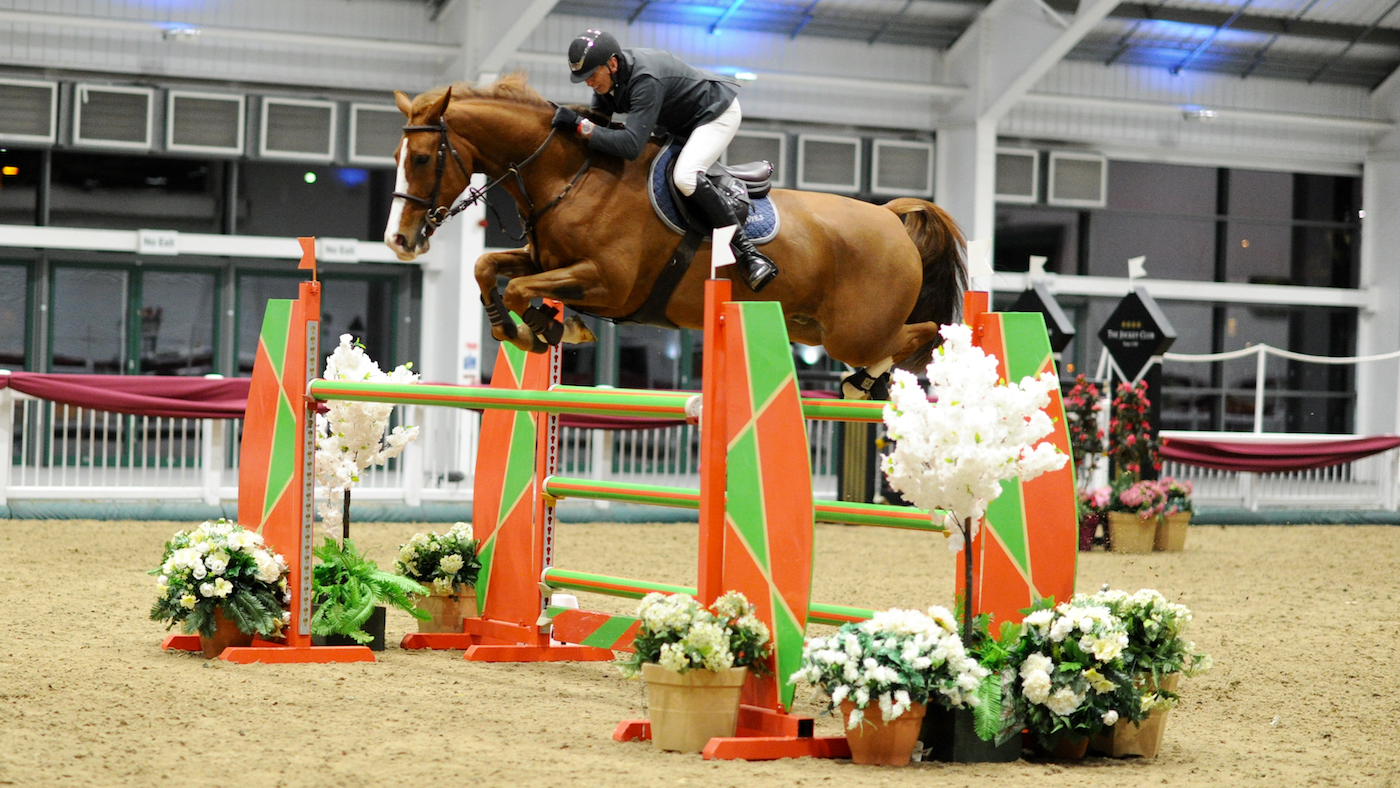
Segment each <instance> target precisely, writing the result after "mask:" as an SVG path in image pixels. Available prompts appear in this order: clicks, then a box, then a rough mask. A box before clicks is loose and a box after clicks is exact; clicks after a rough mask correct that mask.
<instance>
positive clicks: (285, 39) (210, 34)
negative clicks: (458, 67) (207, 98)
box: [0, 11, 459, 60]
mask: <svg viewBox="0 0 1400 788" xmlns="http://www.w3.org/2000/svg"><path fill="white" fill-rule="evenodd" d="M5 22H13V23H20V24H31V25H46V26H53V27H59V28H64V29H67V30H75V29H76V30H88V31H91V30H114V31H120V32H124V33H149V34H151V35H154V36H161V37H164V36H165V34H166V32H167V31H170V30H198V31H199V33H198V35H196V36H192V37H191V38H190V39H189V40H187V41H186V42H185V43H182V44H180V46H198V45H199V42H200V41H208V40H210V39H219V40H231V41H251V42H255V43H260V44H278V45H282V46H290V47H308V46H311V47H328V48H332V49H340V50H344V51H350V52H355V51H359V52H392V53H395V54H400V55H410V56H418V57H431V58H436V59H439V60H445V59H447V58H450V57H453V56H455V55H456V54H457V53H458V50H459V48H458V47H457V45H455V44H425V43H423V42H420V41H393V40H390V39H383V38H356V37H352V36H326V35H316V34H314V33H283V32H280V31H277V30H249V29H245V28H233V27H210V26H209V25H201V24H192V23H184V22H144V21H139V20H134V19H106V18H102V17H93V16H70V15H67V14H40V13H34V12H30V11H0V23H5Z"/></svg>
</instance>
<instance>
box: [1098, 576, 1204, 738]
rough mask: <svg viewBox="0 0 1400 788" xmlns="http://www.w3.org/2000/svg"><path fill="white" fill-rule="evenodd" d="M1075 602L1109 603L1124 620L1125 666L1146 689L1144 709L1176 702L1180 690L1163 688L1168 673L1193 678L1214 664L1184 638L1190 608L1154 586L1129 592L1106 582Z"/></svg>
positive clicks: (1143, 690) (1170, 706)
mask: <svg viewBox="0 0 1400 788" xmlns="http://www.w3.org/2000/svg"><path fill="white" fill-rule="evenodd" d="M1074 604H1076V605H1085V606H1101V607H1105V608H1107V609H1108V610H1110V611H1112V613H1113V614H1114V615H1115V616H1116V617H1117V618H1118V619H1119V620H1120V621H1121V622H1122V623H1123V627H1124V630H1125V631H1126V633H1127V636H1128V644H1127V646H1126V647H1125V648H1124V650H1123V654H1124V665H1125V667H1126V668H1127V670H1128V671H1129V672H1130V673H1132V674H1133V675H1134V679H1135V681H1136V683H1137V685H1138V687H1139V689H1140V690H1141V692H1142V705H1143V708H1144V709H1145V710H1151V709H1170V708H1172V707H1173V706H1175V705H1176V701H1177V695H1176V693H1175V692H1171V691H1168V690H1166V689H1163V688H1162V684H1163V681H1162V680H1163V678H1165V677H1166V676H1169V675H1171V674H1173V673H1180V674H1182V675H1183V676H1187V677H1190V676H1196V675H1199V674H1201V673H1204V672H1205V671H1207V670H1209V669H1210V666H1211V660H1210V657H1209V656H1208V655H1206V654H1202V653H1199V652H1197V651H1196V644H1195V643H1193V642H1191V641H1189V640H1187V639H1186V638H1185V637H1184V633H1185V630H1186V627H1187V625H1188V624H1190V623H1191V611H1190V610H1188V609H1187V608H1186V606H1185V605H1179V604H1177V603H1175V602H1169V601H1167V598H1166V597H1164V596H1162V595H1161V594H1160V593H1158V592H1156V591H1154V590H1152V589H1150V588H1144V589H1142V590H1140V591H1137V592H1136V593H1132V594H1129V593H1127V592H1126V591H1117V590H1109V589H1108V588H1107V587H1105V588H1104V589H1103V590H1102V591H1099V592H1098V593H1097V594H1094V595H1093V596H1076V597H1075V598H1074Z"/></svg>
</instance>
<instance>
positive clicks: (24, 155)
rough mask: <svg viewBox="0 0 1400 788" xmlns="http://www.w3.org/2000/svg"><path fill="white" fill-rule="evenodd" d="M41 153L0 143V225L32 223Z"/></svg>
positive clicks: (41, 159) (37, 189) (35, 206)
mask: <svg viewBox="0 0 1400 788" xmlns="http://www.w3.org/2000/svg"><path fill="white" fill-rule="evenodd" d="M42 163H43V154H42V153H40V152H39V151H35V150H16V149H14V148H6V147H5V146H3V145H0V224H34V217H35V211H36V209H37V208H38V195H39V180H40V178H39V176H40V173H41V168H42Z"/></svg>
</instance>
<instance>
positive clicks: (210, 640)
mask: <svg viewBox="0 0 1400 788" xmlns="http://www.w3.org/2000/svg"><path fill="white" fill-rule="evenodd" d="M214 627H215V628H214V634H213V635H212V636H209V637H206V636H204V635H200V636H199V650H200V651H202V652H203V653H204V658H205V659H214V658H215V657H217V656H219V655H220V654H222V653H224V649H226V648H228V647H230V646H238V647H244V646H251V645H253V635H252V634H251V633H249V632H244V631H243V630H241V629H239V628H238V625H237V624H235V623H233V622H232V621H229V620H228V619H227V618H224V609H223V608H222V607H216V608H214Z"/></svg>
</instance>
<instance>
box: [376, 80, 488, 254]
mask: <svg viewBox="0 0 1400 788" xmlns="http://www.w3.org/2000/svg"><path fill="white" fill-rule="evenodd" d="M394 99H395V100H396V101H397V103H398V106H399V110H401V111H402V112H403V114H404V115H405V116H406V117H407V118H408V122H407V123H406V124H404V127H403V139H401V140H400V141H399V149H398V151H397V152H396V153H395V154H394V158H395V159H397V160H398V175H397V177H396V178H395V181H394V203H393V206H392V207H391V208H390V210H389V222H388V224H387V225H386V226H385V228H384V243H386V244H388V246H389V248H390V249H393V250H394V254H396V255H398V258H399V259H400V260H403V261H404V262H408V261H409V260H412V259H414V258H416V257H417V256H418V255H420V254H422V253H423V252H426V251H428V236H430V235H432V234H433V231H434V230H436V229H437V226H438V225H439V224H441V223H442V221H443V220H444V219H445V218H447V211H448V209H449V208H450V207H451V206H452V202H453V201H454V200H456V199H457V196H458V195H460V194H461V193H462V191H463V190H465V189H466V188H467V185H468V184H469V183H470V181H471V176H472V162H473V160H474V159H475V158H476V151H475V150H473V149H471V146H470V143H468V142H466V141H465V140H463V139H462V138H460V137H458V138H457V140H456V142H457V144H458V145H460V146H462V147H463V148H464V150H462V151H461V152H460V153H459V151H458V150H457V148H456V147H455V146H454V144H453V139H452V136H453V135H452V132H451V131H450V130H449V129H448V125H447V118H446V113H447V106H448V104H449V102H450V101H451V100H452V89H451V88H448V89H446V90H444V91H443V93H442V96H441V97H438V98H435V99H433V98H431V94H424V95H423V96H419V97H418V99H416V100H410V99H409V97H408V96H406V95H405V94H403V93H401V92H398V91H395V92H394ZM415 105H417V108H416V109H415Z"/></svg>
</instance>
